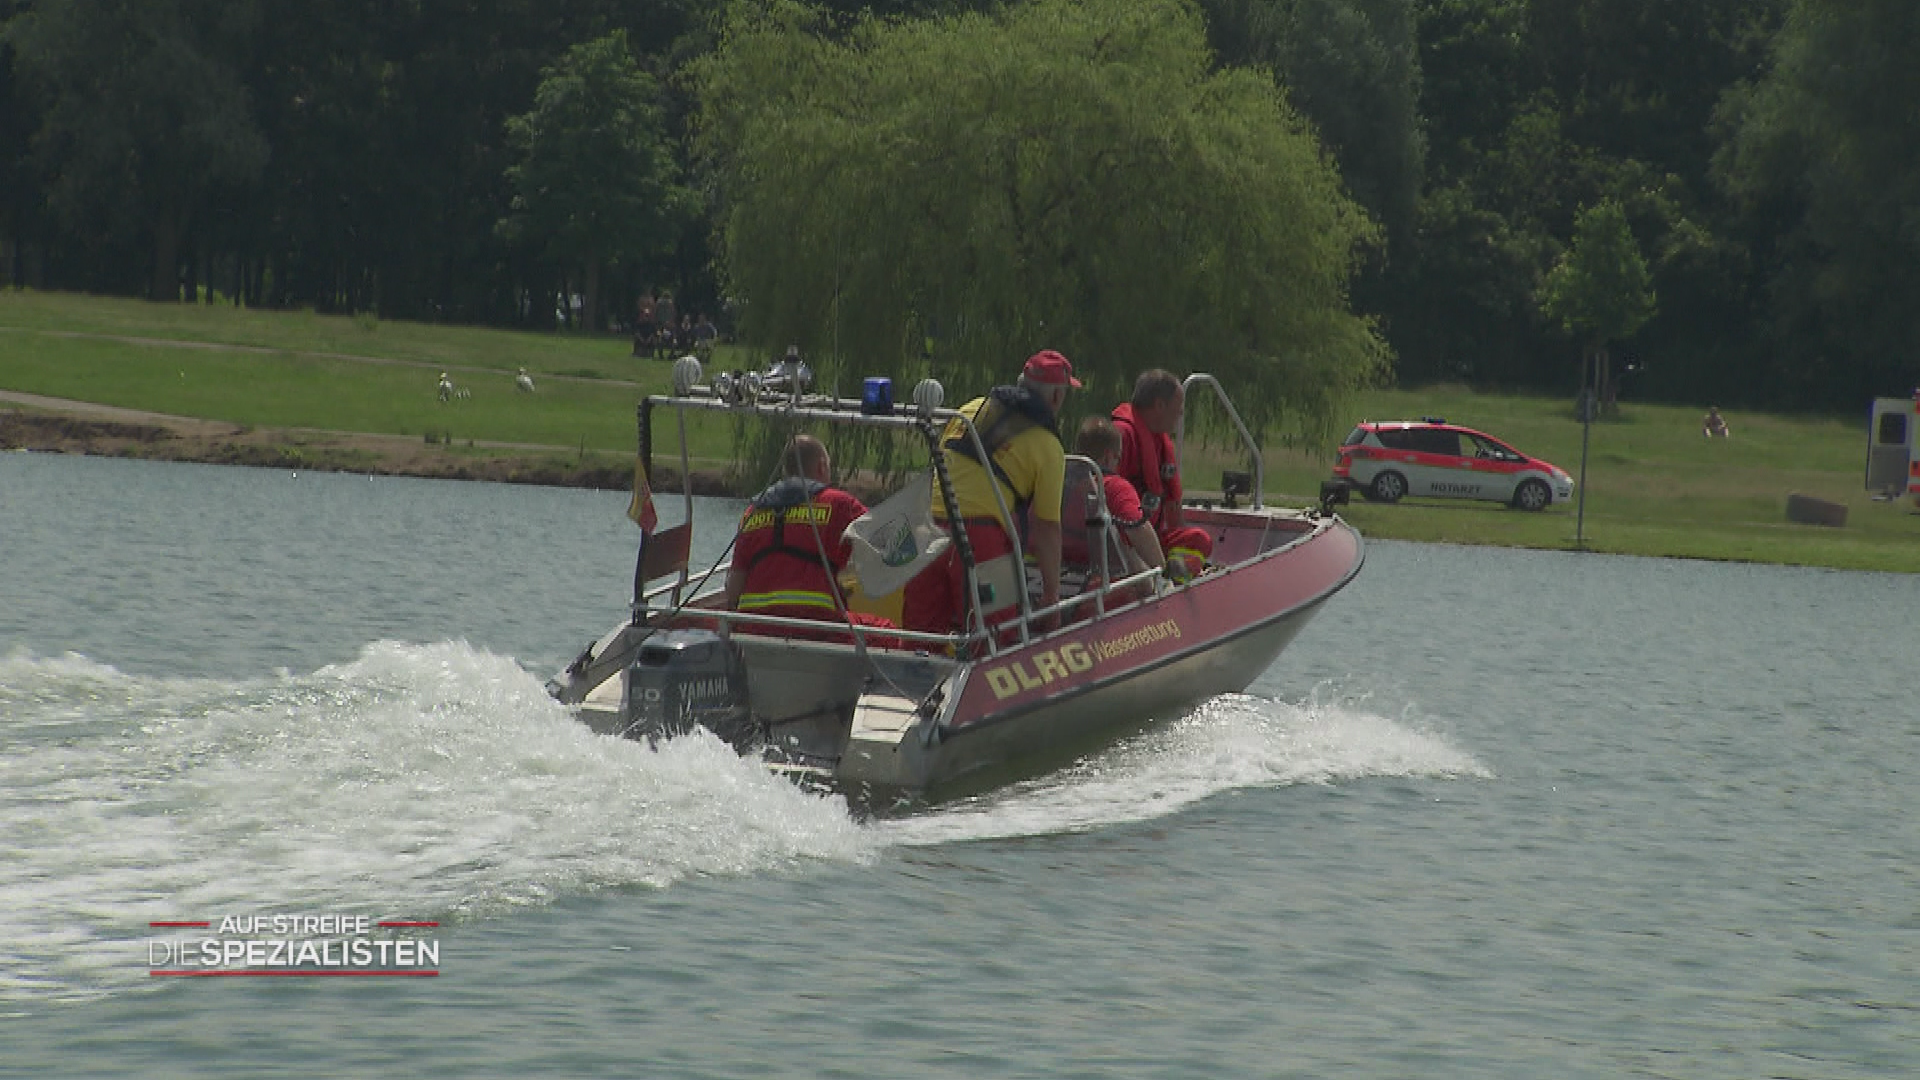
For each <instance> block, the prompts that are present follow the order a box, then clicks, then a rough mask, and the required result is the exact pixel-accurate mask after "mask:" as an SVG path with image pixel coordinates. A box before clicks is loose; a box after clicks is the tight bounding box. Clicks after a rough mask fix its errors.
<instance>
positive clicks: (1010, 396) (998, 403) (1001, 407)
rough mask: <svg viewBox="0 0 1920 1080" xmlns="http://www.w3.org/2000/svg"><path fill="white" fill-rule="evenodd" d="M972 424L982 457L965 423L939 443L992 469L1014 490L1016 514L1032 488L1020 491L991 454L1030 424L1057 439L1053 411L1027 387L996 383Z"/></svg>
mask: <svg viewBox="0 0 1920 1080" xmlns="http://www.w3.org/2000/svg"><path fill="white" fill-rule="evenodd" d="M973 427H974V430H975V431H978V432H979V433H980V445H981V446H983V447H985V448H986V451H987V459H986V460H985V461H981V460H980V455H979V454H978V453H977V452H976V451H975V450H974V446H973V440H972V439H970V438H968V437H967V431H966V428H965V427H961V428H960V431H959V433H958V434H956V435H953V436H951V437H950V438H948V439H947V441H946V442H945V443H944V444H942V445H943V446H944V448H945V449H946V451H947V452H948V453H950V454H959V455H960V456H961V457H964V458H966V459H967V460H969V461H971V462H973V463H975V464H977V465H980V466H983V467H985V468H988V469H991V470H993V475H994V476H995V477H997V478H998V479H999V481H1000V482H1001V483H1003V484H1005V485H1007V488H1008V489H1009V490H1011V491H1012V492H1013V495H1014V499H1015V505H1014V513H1015V515H1016V516H1017V515H1021V514H1024V513H1025V512H1026V509H1027V506H1028V505H1029V504H1030V503H1032V502H1033V491H1032V489H1031V488H1029V489H1028V490H1026V491H1021V490H1020V485H1018V484H1016V483H1014V482H1013V477H1011V476H1008V475H1007V471H1006V470H1005V469H1003V468H1001V467H1000V462H999V461H998V460H996V459H995V458H994V455H995V454H997V453H999V452H1000V448H1001V447H1003V446H1005V445H1007V444H1008V443H1010V442H1012V441H1013V440H1014V439H1015V438H1017V437H1018V436H1020V435H1021V434H1023V433H1024V432H1027V431H1030V430H1032V429H1033V428H1037V427H1043V428H1046V429H1047V430H1048V431H1049V432H1052V433H1053V437H1054V438H1055V439H1058V438H1059V437H1060V421H1059V420H1058V419H1057V418H1056V417H1055V416H1054V415H1053V410H1052V409H1050V408H1048V407H1047V403H1046V401H1045V400H1044V399H1043V398H1041V397H1040V395H1038V394H1035V393H1034V392H1033V391H1031V390H1028V389H1027V388H1026V387H1024V386H996V387H994V388H993V389H991V390H989V391H987V396H986V399H985V400H984V401H982V402H981V403H980V411H979V412H978V413H976V414H974V417H973Z"/></svg>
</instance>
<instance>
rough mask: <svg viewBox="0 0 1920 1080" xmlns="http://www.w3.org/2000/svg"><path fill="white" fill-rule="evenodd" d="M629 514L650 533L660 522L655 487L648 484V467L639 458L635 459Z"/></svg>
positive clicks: (628, 505) (635, 522)
mask: <svg viewBox="0 0 1920 1080" xmlns="http://www.w3.org/2000/svg"><path fill="white" fill-rule="evenodd" d="M627 516H628V517H630V518H632V519H633V523H634V524H635V525H638V526H640V531H641V532H647V533H650V532H652V531H653V527H654V526H655V525H658V524H660V515H659V514H657V513H655V512H654V509H653V488H652V487H650V486H648V484H647V467H646V465H645V464H644V463H643V462H642V461H641V460H640V459H639V458H634V459H633V501H632V502H630V503H628V504H627Z"/></svg>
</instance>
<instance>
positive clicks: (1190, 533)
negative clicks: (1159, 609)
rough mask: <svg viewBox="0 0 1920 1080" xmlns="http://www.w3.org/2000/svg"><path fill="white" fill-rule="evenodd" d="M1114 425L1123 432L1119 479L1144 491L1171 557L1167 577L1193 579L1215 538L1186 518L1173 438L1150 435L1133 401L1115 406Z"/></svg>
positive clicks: (1155, 527) (1144, 501)
mask: <svg viewBox="0 0 1920 1080" xmlns="http://www.w3.org/2000/svg"><path fill="white" fill-rule="evenodd" d="M1113 426H1114V427H1115V428H1116V429H1118V430H1119V432H1120V475H1121V476H1124V477H1126V478H1127V480H1128V481H1130V482H1131V483H1132V484H1133V486H1134V488H1135V490H1137V491H1139V492H1140V508H1141V509H1143V510H1145V511H1146V512H1147V520H1148V521H1150V522H1152V523H1153V531H1154V533H1155V534H1156V535H1158V536H1159V537H1160V547H1161V549H1162V550H1163V551H1165V552H1166V553H1167V571H1168V573H1169V574H1170V575H1172V576H1174V577H1176V578H1179V579H1182V580H1184V579H1186V578H1190V577H1192V576H1193V575H1195V574H1197V573H1199V572H1200V570H1201V568H1202V567H1204V566H1205V565H1206V564H1207V560H1208V559H1209V558H1211V557H1212V556H1213V537H1211V536H1209V535H1207V531H1206V530H1205V529H1198V528H1194V527H1192V526H1189V525H1187V524H1186V523H1185V522H1184V521H1182V519H1181V516H1180V495H1181V492H1180V463H1179V461H1177V460H1176V459H1175V455H1174V449H1173V438H1172V436H1169V435H1163V434H1160V433H1159V432H1154V431H1149V430H1147V425H1146V424H1144V423H1142V422H1141V421H1140V420H1139V419H1138V418H1137V417H1135V416H1134V415H1133V404H1132V403H1131V402H1123V403H1121V404H1120V405H1117V406H1115V407H1114V410H1113Z"/></svg>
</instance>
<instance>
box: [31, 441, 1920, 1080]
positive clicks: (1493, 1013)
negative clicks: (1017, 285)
mask: <svg viewBox="0 0 1920 1080" xmlns="http://www.w3.org/2000/svg"><path fill="white" fill-rule="evenodd" d="M677 506H678V501H677V499H671V498H670V499H665V500H663V509H664V511H665V513H666V516H667V517H668V519H669V520H673V518H674V516H675V513H676V508H677ZM624 507H625V497H624V496H622V495H615V494H608V493H587V492H576V491H561V490H551V489H538V488H515V487H505V486H497V485H487V484H460V483H444V482H427V481H414V480H398V479H385V478H382V479H372V480H370V479H368V478H365V477H351V476H340V475H322V474H306V473H301V474H294V473H289V472H276V471H268V470H242V469H225V468H218V467H210V466H184V465H162V464H148V463H139V462H125V461H110V460H92V459H74V458H61V457H47V456H40V455H26V454H5V455H0V1072H9V1071H18V1072H19V1073H21V1074H23V1075H60V1076H66V1075H161V1076H165V1075H182V1076H187V1075H191V1076H219V1075H231V1076H281V1075H284V1076H316V1075H319V1076H324V1075H370V1074H385V1075H426V1074H435V1075H448V1076H462V1077H466V1076H513V1077H520V1076H529V1075H564V1076H621V1077H625V1076H649V1077H651V1076H685V1077H762V1076H848V1077H873V1076H953V1077H1015V1076H1034V1077H1074V1076H1085V1077H1138V1078H1142V1080H1147V1078H1152V1080H1165V1078H1171V1077H1181V1078H1188V1077H1248V1076H1329V1075H1337V1076H1342V1077H1381V1078H1400V1077H1409V1076H1476V1077H1478V1076H1504V1077H1516V1078H1521V1077H1525V1078H1533V1077H1543V1076H1553V1077H1587V1076H1590V1077H1616V1076H1674V1077H1689V1078H1693V1077H1728V1078H1734V1077H1758V1076H1769V1077H1771V1076H1780V1077H1810V1078H1811V1077H1821V1078H1828V1077H1892V1076H1906V1075H1913V1074H1915V1073H1916V1072H1920V873H1917V872H1916V869H1915V868H1916V866H1917V865H1920V858H1917V857H1920V825H1917V824H1916V819H1915V815H1914V812H1913V811H1914V802H1915V796H1914V792H1915V790H1916V779H1920V777H1917V776H1916V759H1917V756H1920V750H1917V749H1916V748H1917V747H1920V689H1916V687H1917V685H1920V684H1916V682H1915V672H1916V670H1920V669H1917V668H1916V657H1917V656H1920V626H1917V624H1916V623H1915V621H1914V619H1915V616H1916V614H1920V575H1885V574H1858V573H1837V572H1827V571H1814V570H1795V569H1783V568H1775V567H1750V566H1737V565H1716V564H1704V563H1685V562H1671V561H1662V560H1643V559H1622V558H1610V557H1601V556H1574V555H1565V554H1552V553H1540V552H1517V551H1496V550H1480V549H1468V548H1450V547H1436V546H1416V545H1404V544H1390V543H1378V544H1372V545H1370V547H1369V551H1368V561H1367V566H1366V569H1365V570H1364V571H1363V572H1362V573H1361V575H1360V577H1359V578H1358V579H1356V580H1355V582H1354V583H1353V584H1352V585H1351V586H1350V587H1349V588H1348V589H1347V590H1346V591H1345V592H1344V593H1342V594H1341V595H1340V596H1338V597H1336V598H1335V599H1334V600H1333V601H1332V602H1331V603H1330V604H1328V605H1327V607H1326V608H1325V609H1324V610H1323V611H1322V612H1321V613H1320V615H1319V616H1318V618H1317V619H1316V620H1315V621H1314V622H1313V623H1312V624H1310V625H1309V626H1308V627H1307V629H1306V630H1305V631H1304V632H1303V633H1302V634H1301V636H1300V637H1299V638H1298V639H1297V641H1296V642H1295V644H1294V645H1293V647H1292V648H1291V649H1289V651H1288V652H1287V653H1286V654H1285V655H1284V656H1282V657H1281V659H1280V660H1279V662H1278V663H1276V664H1275V665H1274V666H1273V667H1272V668H1271V669H1270V670H1269V671H1268V672H1267V673H1266V675H1265V676H1264V677H1262V679H1261V680H1260V681H1259V682H1257V683H1256V684H1255V685H1254V686H1253V687H1252V688H1250V690H1249V692H1248V693H1247V694H1245V695H1240V696H1232V697H1226V698H1221V699H1217V700H1215V701H1213V702H1211V703H1209V704H1207V705H1205V706H1203V707H1201V708H1199V709H1197V710H1195V711H1193V712H1192V713H1190V714H1188V715H1185V716H1178V717H1168V718H1166V722H1165V723H1164V724H1161V725H1159V726H1157V727H1156V728H1154V729H1152V730H1150V731H1149V732H1148V733H1146V734H1144V735H1142V736H1140V737H1139V738H1137V739H1135V740H1133V741H1131V742H1128V743H1126V744H1123V745H1120V746H1117V747H1115V748H1113V749H1111V750H1109V751H1107V752H1105V753H1102V754H1100V755H1097V756H1095V757H1092V758H1089V759H1087V760H1084V761H1082V762H1079V763H1078V764H1076V765H1075V766H1074V767H1072V768H1070V769H1067V770H1065V771H1063V772H1060V773H1057V774H1054V775H1051V776H1048V777H1044V778H1042V779H1039V780H1035V781H1032V782H1029V783H1026V784H1023V785H1019V786H1016V787H1013V788H1009V789H1005V790H1002V791H999V792H996V793H994V794H992V795H990V796H987V797H983V798H980V799H977V800H973V801H968V802H964V803H958V804H953V805H948V806H942V807H939V808H936V809H933V810H930V811H925V812H921V813H917V814H914V815H911V816H907V817H904V818H899V819H892V820H884V821H865V820H859V819H857V818H856V817H855V816H854V815H851V814H849V813H848V810H847V808H846V807H845V805H844V804H842V803H841V802H840V801H839V800H837V799H834V798H828V797H822V796H818V795H813V794H808V793H805V792H802V791H800V790H798V789H796V788H793V787H791V786H789V785H787V784H785V783H783V782H781V781H778V780H775V779H773V778H771V777H769V776H766V775H763V774H762V773H760V772H758V771H757V770H756V769H755V768H754V767H752V766H750V765H748V764H746V763H744V762H742V761H740V760H738V759H737V758H735V757H733V756H732V755H731V754H730V753H728V752H727V751H725V750H724V749H723V748H721V747H720V746H718V745H717V744H715V743H714V742H712V741H711V740H705V739H686V740H680V741H678V742H675V743H672V744H669V745H667V746H665V747H663V748H661V749H659V750H649V749H646V748H644V747H642V746H639V745H636V744H631V743H624V742H617V741H614V740H609V739H604V738H600V737H598V736H595V735H593V734H591V733H590V732H588V731H587V730H586V729H585V728H584V727H583V726H582V725H579V724H578V723H576V722H574V721H572V720H571V719H570V718H569V717H568V715H567V714H566V712H565V710H563V709H562V708H561V707H559V706H558V705H556V704H555V703H553V702H552V701H551V700H550V699H549V698H548V697H547V696H546V694H545V693H544V691H543V690H542V683H543V682H544V680H545V679H546V678H547V677H548V676H549V675H550V674H552V672H553V671H554V670H555V669H556V668H557V667H559V666H560V665H562V664H564V663H565V661H566V660H567V659H568V658H569V657H570V656H572V655H573V654H574V653H575V652H577V651H578V650H579V649H580V647H581V646H582V645H584V644H585V643H586V642H587V641H588V640H589V639H590V638H592V637H593V636H595V635H596V634H598V633H599V632H600V631H602V630H603V629H604V628H605V627H607V626H608V625H611V624H612V622H614V621H615V620H616V619H618V618H619V617H620V615H621V613H622V609H623V601H622V598H621V593H622V592H623V583H624V582H626V581H628V580H629V579H630V576H631V569H632V557H633V542H634V533H633V530H632V526H631V525H630V524H629V523H628V522H627V521H626V520H625V518H624V517H623V516H622V512H623V510H624ZM712 509H714V510H716V511H718V513H717V514H716V515H715V517H716V520H721V519H724V518H725V517H726V516H727V515H726V512H725V511H726V508H725V507H713V508H712ZM702 542H703V543H705V544H708V545H711V546H716V547H717V546H718V545H720V544H723V543H724V542H725V535H724V530H723V531H721V532H719V533H717V534H712V535H707V536H704V537H703V538H702ZM1916 564H1917V566H1920V553H1916ZM282 912H287V913H305V912H314V913H319V912H346V913H353V914H367V915H372V916H375V917H378V918H385V919H417V920H430V921H436V922H439V923H441V924H442V925H441V927H440V928H439V929H438V931H437V933H438V934H439V937H438V941H439V943H440V950H441V962H440V965H439V969H440V971H441V974H440V976H439V977H437V978H431V979H404V980H403V979H324V980H323V979H165V978H158V979H157V978H152V977H150V976H149V975H148V965H149V959H150V955H149V950H150V948H151V942H152V935H153V934H155V933H156V932H157V931H154V930H152V929H151V928H150V927H149V926H148V924H149V922H152V921H165V920H178V919H199V918H208V917H210V916H211V917H213V918H219V917H222V916H224V915H228V914H233V915H245V914H251V913H266V914H274V913H282Z"/></svg>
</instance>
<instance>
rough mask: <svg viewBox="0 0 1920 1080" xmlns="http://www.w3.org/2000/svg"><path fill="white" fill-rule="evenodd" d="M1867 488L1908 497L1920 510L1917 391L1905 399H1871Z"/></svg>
mask: <svg viewBox="0 0 1920 1080" xmlns="http://www.w3.org/2000/svg"><path fill="white" fill-rule="evenodd" d="M1867 490H1868V491H1871V492H1875V493H1878V494H1885V495H1886V497H1888V498H1892V499H1898V498H1901V497H1903V496H1904V497H1907V498H1911V499H1912V500H1913V505H1914V507H1915V508H1916V509H1920V390H1915V391H1914V392H1913V398H1912V400H1908V399H1906V398H1874V399H1873V416H1872V418H1871V419H1870V420H1869V421H1868V423H1867Z"/></svg>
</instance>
